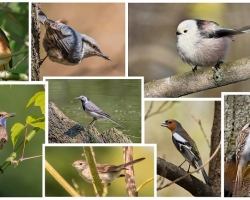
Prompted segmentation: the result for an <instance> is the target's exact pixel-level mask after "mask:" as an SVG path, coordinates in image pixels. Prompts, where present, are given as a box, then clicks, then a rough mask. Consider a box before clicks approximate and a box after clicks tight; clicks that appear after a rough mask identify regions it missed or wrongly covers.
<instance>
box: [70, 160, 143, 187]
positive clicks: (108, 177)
mask: <svg viewBox="0 0 250 200" xmlns="http://www.w3.org/2000/svg"><path fill="white" fill-rule="evenodd" d="M144 159H145V158H138V159H136V160H133V161H131V162H128V163H124V164H121V165H109V164H98V163H97V164H96V169H97V172H98V174H99V177H100V179H101V183H102V184H107V185H110V184H111V182H112V181H114V180H115V179H116V178H120V177H124V176H125V175H124V174H121V171H122V170H127V168H126V167H127V166H129V165H132V164H135V163H138V162H141V161H143V160H144ZM71 166H72V167H74V168H75V169H76V170H77V171H78V173H79V175H80V176H81V177H82V178H83V179H84V180H85V181H87V182H88V183H93V179H92V175H91V172H90V169H89V164H88V162H87V161H84V160H77V161H75V162H74V163H72V164H71Z"/></svg>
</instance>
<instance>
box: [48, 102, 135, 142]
mask: <svg viewBox="0 0 250 200" xmlns="http://www.w3.org/2000/svg"><path fill="white" fill-rule="evenodd" d="M48 123H49V126H48V127H49V138H48V141H49V143H132V141H131V140H130V138H129V137H128V136H126V135H123V134H122V132H121V131H119V130H117V129H116V128H111V129H109V130H106V131H104V132H102V133H99V132H98V130H97V129H96V128H95V127H86V128H84V127H83V126H82V125H81V124H79V123H77V122H75V121H74V120H72V119H69V118H68V117H67V116H66V115H64V113H63V112H62V111H61V110H60V109H58V108H57V107H56V106H55V104H54V103H52V102H51V103H49V120H48Z"/></svg>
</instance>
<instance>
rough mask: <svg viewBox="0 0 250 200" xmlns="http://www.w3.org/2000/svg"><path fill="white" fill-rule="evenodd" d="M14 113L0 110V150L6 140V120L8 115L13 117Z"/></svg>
mask: <svg viewBox="0 0 250 200" xmlns="http://www.w3.org/2000/svg"><path fill="white" fill-rule="evenodd" d="M15 115H16V114H15V113H7V112H3V111H0V150H1V149H2V148H3V147H4V144H5V143H6V142H7V141H8V133H7V131H6V121H7V118H9V117H14V116H15Z"/></svg>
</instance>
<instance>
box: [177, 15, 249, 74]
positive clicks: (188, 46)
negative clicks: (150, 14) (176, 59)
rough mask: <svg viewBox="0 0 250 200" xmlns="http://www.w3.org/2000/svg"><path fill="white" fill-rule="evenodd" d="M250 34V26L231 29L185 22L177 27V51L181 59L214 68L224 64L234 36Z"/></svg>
mask: <svg viewBox="0 0 250 200" xmlns="http://www.w3.org/2000/svg"><path fill="white" fill-rule="evenodd" d="M244 33H250V26H245V27H242V28H239V29H230V28H226V27H223V26H219V24H217V23H215V22H213V21H207V20H199V19H194V20H185V21H183V22H181V23H180V24H179V25H178V27H177V32H176V35H177V51H178V53H179V55H180V57H181V59H182V60H183V61H184V62H186V63H188V64H189V65H191V66H193V68H192V71H196V70H197V67H198V66H199V67H208V66H214V67H215V68H216V69H218V68H219V67H220V64H221V63H223V60H224V59H225V56H226V54H227V52H228V49H229V45H230V43H231V42H232V40H233V37H234V35H239V34H244Z"/></svg>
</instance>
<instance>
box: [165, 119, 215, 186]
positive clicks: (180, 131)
mask: <svg viewBox="0 0 250 200" xmlns="http://www.w3.org/2000/svg"><path fill="white" fill-rule="evenodd" d="M161 126H164V127H167V128H168V129H169V130H170V131H171V132H172V140H173V143H174V145H175V147H176V148H177V150H178V151H179V152H180V153H181V154H182V156H183V157H184V158H185V161H184V162H186V161H188V162H189V167H188V171H189V168H190V165H192V167H193V168H195V169H197V168H199V167H200V166H202V160H201V157H200V154H199V151H198V148H197V146H196V144H195V142H194V141H193V139H192V138H191V137H190V136H189V135H188V133H187V132H186V131H185V130H184V128H183V127H182V126H181V124H180V123H179V122H178V121H176V120H174V119H168V120H166V121H165V122H162V124H161ZM184 162H183V163H184ZM183 163H182V164H183ZM182 164H181V165H182ZM181 165H180V166H181ZM200 171H201V173H202V175H203V178H204V180H205V182H206V184H207V185H211V182H210V180H209V178H208V176H207V173H206V171H205V170H204V168H202V169H201V170H200Z"/></svg>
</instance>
